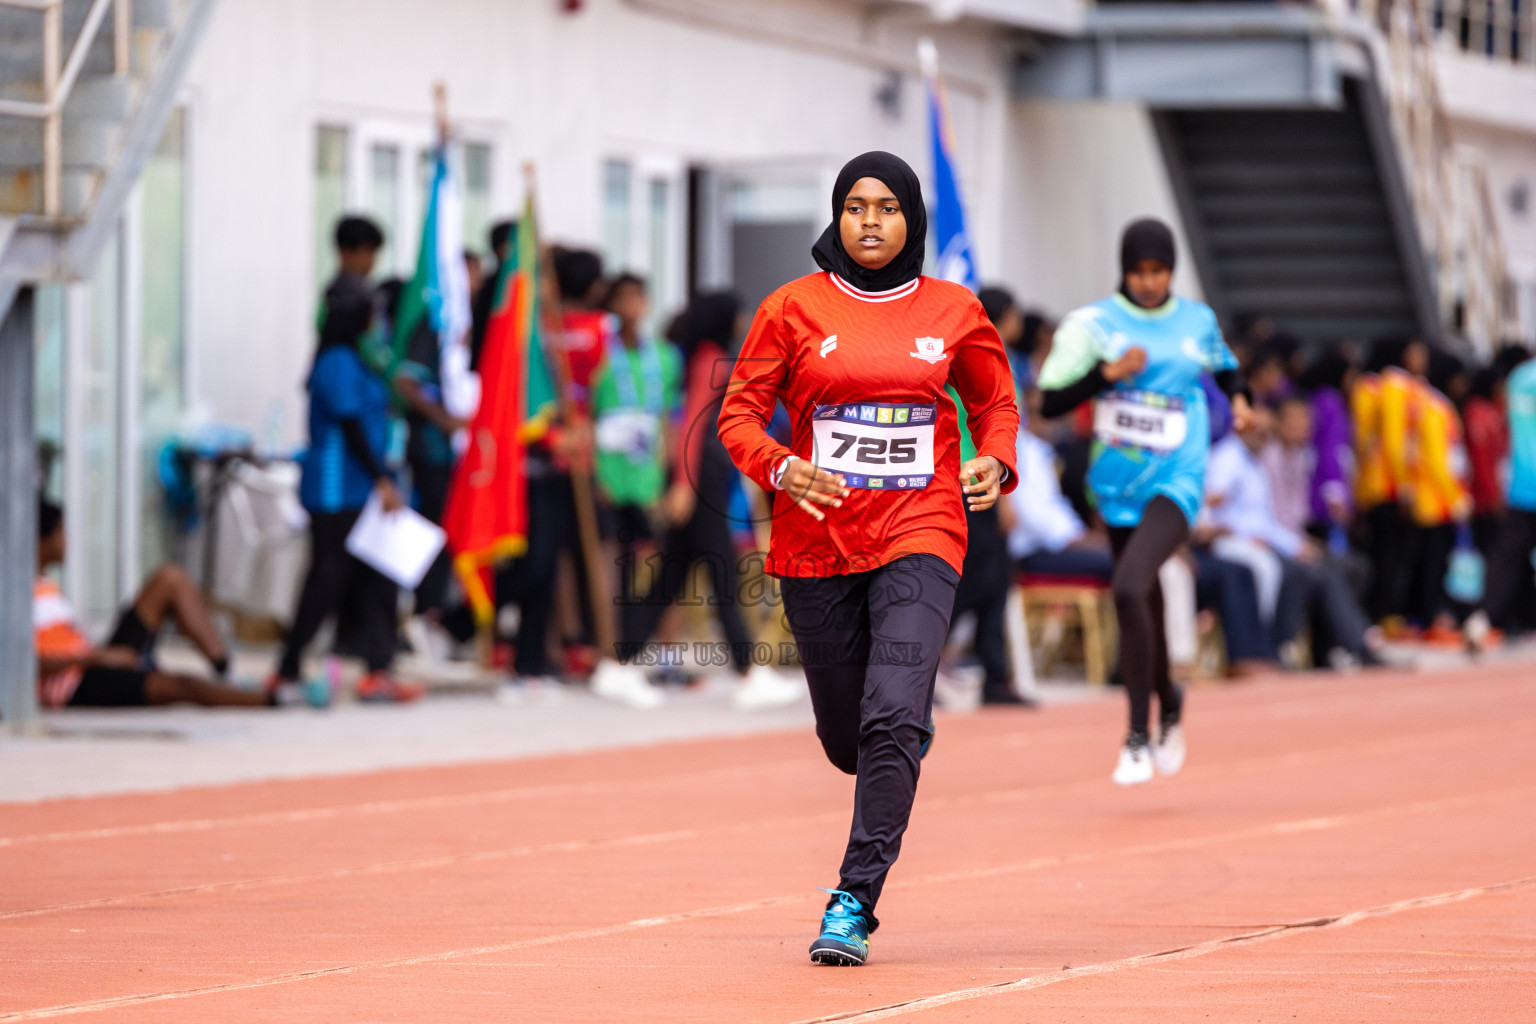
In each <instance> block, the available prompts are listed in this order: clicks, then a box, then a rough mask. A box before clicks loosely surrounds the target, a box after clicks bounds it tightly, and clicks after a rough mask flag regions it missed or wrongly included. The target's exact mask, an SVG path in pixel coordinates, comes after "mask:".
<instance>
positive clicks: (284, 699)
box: [262, 672, 331, 709]
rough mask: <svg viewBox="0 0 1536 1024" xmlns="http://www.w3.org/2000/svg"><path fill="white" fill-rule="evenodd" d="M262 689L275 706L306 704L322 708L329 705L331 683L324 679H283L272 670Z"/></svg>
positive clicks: (284, 706)
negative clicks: (301, 680)
mask: <svg viewBox="0 0 1536 1024" xmlns="http://www.w3.org/2000/svg"><path fill="white" fill-rule="evenodd" d="M262 689H264V690H266V691H267V700H269V701H270V702H271V703H272V704H274V705H276V706H277V707H282V708H290V707H298V706H299V705H300V704H307V705H309V706H310V707H312V708H322V709H323V708H328V707H330V706H331V684H330V683H328V682H326V681H325V680H324V679H306V680H304V681H303V682H299V681H296V680H293V679H284V678H282V677H281V676H279V675H278V674H277V673H275V672H274V673H273V674H272V675H270V676H268V677H267V681H266V683H265V684H263V686H262Z"/></svg>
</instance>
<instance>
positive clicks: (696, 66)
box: [38, 0, 1536, 618]
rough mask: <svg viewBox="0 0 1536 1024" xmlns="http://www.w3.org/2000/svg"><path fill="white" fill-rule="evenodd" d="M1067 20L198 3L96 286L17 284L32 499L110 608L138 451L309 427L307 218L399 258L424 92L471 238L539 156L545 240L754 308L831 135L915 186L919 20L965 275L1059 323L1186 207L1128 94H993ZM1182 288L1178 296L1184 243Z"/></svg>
mask: <svg viewBox="0 0 1536 1024" xmlns="http://www.w3.org/2000/svg"><path fill="white" fill-rule="evenodd" d="M1083 15H1084V8H1083V7H1082V6H1081V5H1080V4H1079V3H1077V0H976V2H968V0H954V2H950V3H941V4H926V3H915V2H899V0H892V2H889V3H884V4H868V3H856V2H851V0H432V2H430V3H428V2H425V0H222V2H221V4H220V6H219V8H218V9H217V12H216V13H215V15H214V18H213V21H212V24H211V27H210V29H209V30H208V33H207V35H206V37H205V39H204V41H203V43H202V47H201V49H200V51H199V54H198V56H197V59H196V61H195V63H194V65H193V67H192V69H191V71H190V73H189V75H188V76H187V79H186V82H185V85H184V87H183V90H182V101H181V104H180V106H179V109H178V112H177V114H176V116H175V117H174V118H173V119H172V123H171V126H170V128H169V129H168V131H167V133H166V138H165V139H164V141H163V142H162V144H161V147H160V149H159V150H158V151H157V153H156V156H155V158H154V160H153V161H152V162H151V165H150V168H149V170H148V171H147V172H146V174H145V177H144V180H143V181H142V183H141V185H140V188H139V193H138V195H137V196H136V198H135V199H134V201H133V202H132V203H131V204H130V208H129V211H128V212H127V214H126V215H125V216H124V218H123V223H122V225H121V229H120V231H119V233H118V238H117V240H116V243H115V244H114V245H112V246H111V247H109V251H108V254H107V255H106V256H105V257H104V258H103V261H102V264H101V266H100V268H99V269H98V271H97V273H96V275H95V277H94V278H93V279H92V280H91V281H89V282H86V283H83V284H79V285H67V286H50V287H48V288H45V289H44V290H43V291H42V293H41V296H40V303H39V308H40V326H39V390H38V394H39V434H40V436H41V437H42V438H43V439H44V440H45V441H46V440H50V439H52V440H55V441H57V442H58V443H59V444H60V446H61V447H62V449H63V451H64V453H65V455H64V458H63V459H62V461H61V464H60V465H59V466H58V467H57V468H56V469H55V470H54V472H53V474H52V477H51V480H50V487H51V489H52V491H53V492H54V493H55V494H59V495H62V496H63V497H64V498H65V499H66V500H67V502H68V506H69V516H70V529H71V535H72V537H73V538H74V543H75V552H74V556H73V557H72V558H71V565H70V567H69V570H68V574H67V585H68V586H69V589H70V590H71V591H72V594H73V596H74V598H75V600H76V601H77V602H78V603H79V604H81V605H82V607H83V608H84V609H85V610H86V611H87V612H88V614H91V615H93V616H94V617H97V618H101V617H103V616H105V615H107V614H109V613H110V612H111V610H112V608H113V607H114V606H115V605H116V603H117V602H118V601H119V600H120V599H121V598H122V597H123V596H124V595H126V594H128V593H130V592H131V591H132V590H133V589H134V588H135V587H136V586H137V584H138V582H139V578H140V575H141V574H142V572H143V571H144V570H145V569H146V568H148V567H149V566H150V564H151V563H152V562H154V561H156V560H158V559H159V558H161V557H164V556H165V555H166V554H167V553H168V552H169V551H170V546H169V545H168V543H167V537H168V535H169V525H168V522H167V518H166V514H165V512H164V501H163V497H162V490H161V487H160V485H159V482H158V481H159V453H160V451H161V450H162V447H163V445H164V442H165V441H166V439H167V438H169V437H171V436H172V435H173V434H174V433H175V432H176V431H178V430H181V429H184V428H185V427H186V426H187V425H188V424H191V423H208V422H213V423H222V424H228V425H230V426H232V427H236V428H239V429H241V430H244V431H246V432H248V433H249V434H250V435H252V436H253V437H254V438H255V439H256V440H257V442H258V443H262V442H266V441H271V442H273V443H276V444H279V445H282V446H291V445H294V444H297V443H300V442H301V441H302V438H303V415H304V408H305V399H304V394H303V390H302V386H303V380H304V377H305V374H306V372H307V369H308V366H309V362H310V358H311V354H312V351H313V347H314V332H313V324H314V317H315V310H316V303H317V299H318V292H319V288H320V286H321V283H322V282H323V280H324V279H325V278H326V276H327V275H328V274H329V273H330V271H331V266H330V263H329V259H330V256H329V241H328V239H329V235H330V230H331V226H332V224H333V223H334V221H335V219H336V217H337V216H338V215H340V214H341V213H343V212H349V211H361V212H367V213H369V214H371V215H372V216H374V217H375V218H376V219H377V220H378V221H380V223H381V224H383V225H384V227H385V229H386V231H387V232H388V234H389V236H390V237H389V248H388V250H387V251H386V253H385V257H384V262H385V264H386V265H385V266H383V267H381V268H380V271H381V275H382V274H383V273H389V272H393V273H399V274H404V275H408V274H409V272H410V269H411V266H412V264H413V262H414V254H415V246H416V238H417V233H418V230H419V224H420V216H421V206H422V193H423V188H424V182H423V178H422V170H421V169H422V167H423V161H424V159H425V157H424V154H425V153H427V151H428V150H429V148H430V146H431V144H432V138H433V125H432V102H431V99H432V87H433V83H434V82H436V81H439V80H441V81H443V82H445V83H446V85H447V88H448V96H449V106H450V111H451V119H452V123H453V127H454V133H455V141H456V145H457V154H458V158H459V161H460V163H459V166H460V168H461V170H462V172H463V180H464V183H465V190H466V203H465V206H466V230H467V232H468V236H467V237H468V239H469V243H470V245H471V246H472V247H474V248H477V249H480V250H482V251H483V250H484V248H485V240H484V236H485V231H486V229H487V228H488V227H489V226H490V225H491V224H492V223H493V222H494V221H496V220H499V219H501V218H503V217H508V216H512V215H515V213H516V212H517V211H518V210H519V209H520V207H521V205H522V202H523V198H524V185H523V166H524V165H525V164H531V165H532V166H533V167H534V168H535V169H536V173H537V180H538V211H539V215H540V218H541V228H542V232H543V235H544V236H545V237H546V238H548V239H550V240H555V241H561V242H567V243H575V244H582V245H588V246H591V247H593V248H596V249H598V250H600V251H602V252H603V253H604V255H605V257H606V259H607V263H608V266H609V268H610V269H611V270H620V269H631V270H634V271H637V272H639V273H642V274H644V275H646V276H647V277H648V278H649V279H650V280H651V282H652V288H653V294H654V300H655V302H656V304H657V305H658V306H659V307H661V308H662V309H664V310H670V309H673V308H676V307H677V306H679V305H680V304H681V303H682V302H683V300H684V298H685V297H686V295H687V294H688V292H689V290H690V288H697V287H720V286H726V285H734V286H735V287H737V288H739V289H740V290H741V291H742V292H743V293H744V294H745V295H746V296H747V297H748V298H749V299H753V300H755V299H756V298H759V297H760V296H761V295H762V294H764V293H765V292H766V291H767V290H768V289H769V288H771V287H772V286H773V285H774V284H775V283H777V282H778V281H782V280H787V279H788V278H790V277H792V276H794V275H796V274H798V273H803V272H806V271H809V270H811V269H813V265H812V264H811V262H810V257H809V247H810V244H811V242H812V241H813V240H814V237H815V235H816V234H817V233H818V232H819V231H820V229H821V227H822V226H823V225H824V224H825V222H826V219H827V217H828V215H829V213H830V210H829V202H828V196H829V193H830V185H831V182H832V179H833V177H834V175H835V173H836V171H837V169H838V168H839V167H840V166H841V164H842V163H843V162H844V161H845V160H846V159H847V158H848V157H850V156H852V155H854V154H857V153H859V152H862V151H864V150H868V149H887V150H891V151H893V152H896V153H898V154H901V155H903V156H904V157H906V158H907V159H908V160H909V161H910V162H911V163H912V164H913V165H914V167H916V168H917V170H918V172H919V174H921V175H922V176H923V177H924V179H925V181H926V180H931V167H930V160H929V156H928V151H929V150H928V146H929V143H928V137H927V120H926V118H927V114H926V109H925V99H924V93H923V86H922V83H921V80H920V78H919V77H918V73H917V72H918V68H917V56H916V49H917V42H918V40H919V38H921V37H923V36H930V37H932V38H933V39H934V41H935V42H936V43H937V46H938V50H939V54H940V59H941V67H942V71H943V73H944V76H945V79H946V82H947V87H948V103H949V111H950V115H951V118H952V122H953V130H954V141H955V158H956V162H957V170H958V172H959V176H960V180H961V187H962V190H963V193H964V197H965V200H966V204H967V207H968V211H967V212H968V216H969V222H970V227H971V232H972V236H973V241H974V244H975V252H976V255H977V259H978V262H979V265H980V271H981V275H982V277H983V279H985V280H987V281H989V282H997V283H1001V284H1004V285H1007V286H1009V287H1011V288H1012V289H1013V290H1014V291H1015V293H1016V294H1018V295H1019V297H1020V298H1021V299H1022V300H1023V301H1024V302H1025V303H1027V304H1029V305H1033V306H1038V307H1040V308H1042V309H1044V310H1046V311H1047V312H1050V313H1055V314H1060V313H1064V312H1066V311H1067V310H1068V309H1070V308H1073V307H1074V306H1076V305H1079V304H1081V303H1084V302H1086V301H1090V300H1092V299H1094V298H1096V297H1098V296H1099V295H1102V294H1103V293H1104V292H1105V291H1107V290H1108V289H1109V288H1110V287H1112V285H1113V282H1114V280H1115V277H1116V246H1117V243H1118V235H1119V231H1120V229H1121V227H1122V226H1123V225H1124V224H1125V223H1126V222H1127V221H1129V220H1131V219H1132V218H1134V217H1136V216H1146V215H1152V216H1160V217H1163V218H1165V219H1166V220H1168V221H1169V222H1170V223H1173V224H1175V225H1177V224H1178V223H1179V218H1178V213H1177V206H1176V203H1175V200H1174V196H1173V192H1172V190H1171V187H1170V183H1169V181H1168V180H1167V173H1166V171H1165V169H1164V164H1163V160H1162V158H1161V156H1160V154H1159V151H1158V143H1157V139H1156V137H1155V133H1154V130H1153V126H1152V123H1151V120H1150V118H1149V116H1148V114H1147V111H1146V109H1145V108H1144V107H1143V106H1142V105H1140V104H1138V103H1135V102H1131V101H1113V102H1092V103H1066V102H1051V101H1043V100H1030V99H1023V98H1019V97H1017V96H1016V95H1015V90H1014V70H1015V65H1016V62H1017V61H1018V60H1019V58H1020V55H1021V54H1025V53H1028V52H1029V51H1030V50H1031V48H1032V47H1034V46H1036V45H1037V43H1036V40H1037V39H1038V38H1041V37H1050V36H1063V35H1071V34H1072V33H1073V32H1074V31H1075V30H1076V27H1077V26H1078V25H1079V23H1080V22H1081V20H1082V18H1083ZM1511 73H1512V74H1515V75H1517V76H1525V78H1523V79H1521V80H1522V81H1525V80H1529V81H1536V74H1533V72H1532V71H1531V70H1530V68H1529V67H1525V68H1522V69H1518V70H1516V71H1513V72H1511ZM1469 97H1470V98H1465V99H1464V100H1463V101H1462V106H1463V107H1468V106H1470V107H1471V108H1472V109H1473V110H1478V109H1481V107H1480V104H1481V103H1482V102H1483V101H1481V100H1479V99H1478V96H1477V89H1476V87H1472V88H1471V90H1470V94H1469ZM1458 109H1460V108H1458ZM1532 109H1536V105H1528V106H1527V107H1526V112H1527V113H1529V111H1530V110H1532ZM1506 121H1507V119H1506ZM1487 130H1488V131H1491V132H1496V133H1497V140H1498V142H1497V145H1498V147H1499V153H1500V154H1501V156H1500V160H1501V161H1502V162H1501V163H1500V165H1499V166H1500V167H1501V168H1505V169H1504V170H1501V171H1500V172H1499V173H1500V188H1501V189H1502V190H1503V192H1504V193H1506V194H1507V195H1509V196H1515V195H1518V194H1519V189H1520V188H1523V187H1526V186H1525V185H1523V184H1521V183H1522V182H1529V183H1530V186H1531V187H1536V159H1533V158H1536V124H1526V125H1523V126H1517V127H1511V126H1510V125H1509V124H1508V123H1505V122H1501V123H1500V124H1499V125H1498V126H1496V127H1494V128H1488V129H1487ZM1532 203H1533V204H1536V199H1533V200H1532ZM1510 216H1511V217H1513V218H1515V220H1514V221H1513V222H1512V225H1511V228H1510V230H1509V231H1508V232H1506V242H1507V244H1508V245H1509V246H1510V255H1511V261H1512V265H1514V266H1515V267H1516V269H1517V272H1518V273H1520V274H1523V275H1525V277H1526V279H1527V280H1528V281H1536V228H1533V227H1532V226H1531V224H1530V223H1529V222H1525V221H1520V220H1519V217H1523V216H1529V214H1526V213H1523V212H1522V213H1519V214H1518V215H1517V214H1516V213H1515V212H1513V208H1512V212H1511V214H1510ZM1175 284H1176V287H1177V288H1178V289H1180V290H1181V291H1182V292H1184V293H1185V294H1191V295H1195V296H1199V294H1200V288H1199V282H1198V280H1197V279H1196V276H1195V274H1194V272H1193V270H1192V267H1191V264H1190V263H1189V262H1186V263H1185V264H1184V265H1183V266H1182V267H1181V268H1180V272H1179V275H1178V277H1177V279H1176V282H1175ZM1533 294H1536V293H1533Z"/></svg>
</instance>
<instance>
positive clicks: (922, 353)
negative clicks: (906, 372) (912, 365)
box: [907, 338, 949, 363]
mask: <svg viewBox="0 0 1536 1024" xmlns="http://www.w3.org/2000/svg"><path fill="white" fill-rule="evenodd" d="M916 344H917V351H916V352H908V353H907V354H908V355H909V356H911V357H912V358H913V359H921V360H923V361H924V362H926V363H937V362H939V361H941V360H944V359H948V358H949V356H948V355H947V354H946V353H945V352H944V339H943V338H918V339H917V340H916Z"/></svg>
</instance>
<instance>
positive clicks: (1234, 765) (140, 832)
mask: <svg viewBox="0 0 1536 1024" xmlns="http://www.w3.org/2000/svg"><path fill="white" fill-rule="evenodd" d="M1533 727H1536V719H1528V718H1517V719H1503V720H1500V721H1498V722H1493V723H1489V724H1485V725H1476V726H1466V727H1463V728H1460V729H1452V730H1437V731H1434V732H1426V733H1411V734H1404V735H1399V736H1389V737H1385V738H1382V739H1377V740H1368V741H1366V742H1364V743H1350V744H1343V745H1336V746H1330V747H1319V748H1314V749H1312V750H1302V751H1288V752H1286V753H1283V754H1274V755H1270V756H1267V757H1256V758H1247V759H1241V760H1238V761H1236V762H1224V763H1222V764H1209V765H1201V764H1198V763H1197V764H1194V765H1191V766H1190V767H1189V768H1188V769H1186V772H1185V774H1187V775H1196V774H1203V773H1208V772H1218V773H1222V774H1231V773H1233V772H1242V771H1252V770H1267V769H1268V768H1269V767H1271V766H1273V765H1276V764H1291V763H1306V762H1307V761H1310V760H1316V759H1319V758H1328V757H1336V756H1339V755H1341V754H1348V753H1351V752H1358V751H1369V750H1377V749H1387V750H1391V749H1395V748H1398V747H1402V746H1410V747H1418V746H1420V745H1422V744H1424V743H1429V742H1454V741H1456V740H1459V739H1462V738H1464V737H1466V736H1468V735H1476V734H1481V733H1483V732H1488V731H1493V730H1506V729H1514V730H1518V731H1526V730H1529V729H1531V728H1533ZM1084 731H1086V730H1084ZM1092 731H1093V732H1094V733H1095V734H1097V733H1099V732H1101V731H1102V730H1100V729H1098V727H1097V726H1095V727H1093V730H1092ZM1017 736H1018V734H1017V733H1002V734H999V735H997V736H994V737H987V738H986V740H985V741H977V744H978V745H979V744H980V743H981V742H1002V743H1004V744H1006V743H1007V742H1008V741H1009V740H1010V739H1011V738H1014V737H1017ZM802 763H804V759H801V758H794V759H788V760H777V761H764V762H757V763H753V764H745V765H731V766H727V767H723V768H714V769H703V770H701V771H697V772H685V773H682V774H678V775H664V776H655V777H652V778H646V779H637V780H628V779H612V780H602V781H590V782H570V783H551V784H549V785H544V786H521V787H510V788H507V789H498V790H488V791H478V792H471V793H453V794H448V795H444V796H426V797H409V798H405V799H400V800H374V801H369V802H366V803H360V804H340V805H334V806H329V807H313V808H304V809H300V810H293V811H270V812H265V813H261V814H249V815H239V816H233V817H228V818H188V819H172V820H167V821H158V822H147V823H144V824H139V825H119V826H112V827H107V828H96V829H81V830H76V831H65V832H35V833H28V834H23V835H15V836H0V850H4V849H8V848H14V847H18V846H26V845H31V844H34V843H55V842H72V841H79V840H100V839H121V838H127V837H131V836H147V835H176V834H181V833H186V832H205V831H212V830H215V829H221V828H249V827H257V826H264V825H281V824H298V823H305V822H315V821H329V820H333V819H336V818H341V817H345V816H348V815H354V814H355V815H370V814H395V813H407V812H415V811H424V810H437V809H443V808H451V807H467V806H474V805H477V804H495V803H511V802H515V801H519V800H535V799H541V798H545V797H561V796H592V795H597V794H601V793H606V792H609V791H612V790H614V789H618V788H621V787H624V786H631V785H648V784H652V783H670V782H676V781H694V782H697V781H700V780H704V779H712V778H721V777H730V776H733V775H746V774H753V773H757V772H760V771H763V770H765V769H768V770H771V769H782V768H786V767H790V766H794V765H799V764H802ZM1103 788H1104V786H1103V785H1102V783H1101V780H1100V779H1099V778H1098V777H1095V778H1093V779H1078V780H1073V781H1070V782H1060V783H1047V784H1044V785H1037V786H1023V787H1018V788H1015V789H1005V790H997V791H995V792H991V793H986V794H978V795H977V798H978V799H986V800H1005V801H1006V800H1018V799H1029V798H1032V797H1035V796H1045V795H1051V794H1054V793H1056V792H1059V791H1062V790H1072V789H1092V790H1095V791H1097V790H1101V789H1103Z"/></svg>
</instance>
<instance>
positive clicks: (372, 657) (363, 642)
mask: <svg viewBox="0 0 1536 1024" xmlns="http://www.w3.org/2000/svg"><path fill="white" fill-rule="evenodd" d="M360 514H361V511H360V510H357V511H350V512H311V513H310V514H309V573H308V574H307V575H306V576H305V577H304V590H303V592H302V593H301V594H300V595H299V607H298V609H297V610H296V611H295V612H294V613H293V624H292V626H290V627H289V629H288V635H287V637H286V638H284V640H283V655H282V660H281V661H280V662H279V664H278V668H277V671H278V675H280V676H282V677H283V678H284V679H297V678H299V658H300V656H301V655H303V653H304V648H305V647H306V646H307V645H308V644H309V642H310V641H311V640H313V639H314V638H315V634H316V633H318V632H319V631H320V627H321V625H323V624H324V623H325V620H326V619H328V618H330V617H331V616H332V615H335V616H337V618H338V619H345V620H346V621H347V623H348V624H349V625H350V626H351V627H352V628H353V630H354V631H355V632H354V640H355V642H356V644H357V647H358V648H359V650H360V651H361V652H362V655H363V660H364V661H365V662H366V663H367V665H368V671H370V672H379V671H382V670H383V669H387V668H389V663H390V662H391V661H393V660H394V655H395V600H396V596H397V594H398V588H397V587H396V586H395V584H394V582H393V581H392V580H390V579H389V578H388V577H387V576H385V575H384V574H383V573H380V572H379V571H378V570H377V569H374V568H372V567H371V566H368V565H364V564H363V563H362V562H360V561H358V560H357V559H356V558H354V557H353V556H352V555H351V553H350V552H348V551H347V534H349V533H351V532H352V527H353V526H354V525H355V524H356V523H357V517H358V516H359V515H360Z"/></svg>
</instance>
